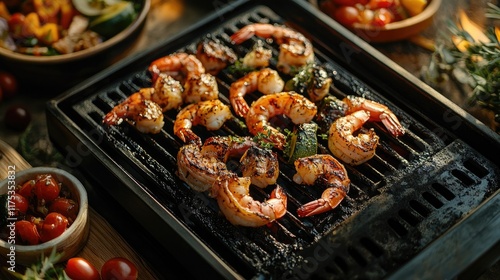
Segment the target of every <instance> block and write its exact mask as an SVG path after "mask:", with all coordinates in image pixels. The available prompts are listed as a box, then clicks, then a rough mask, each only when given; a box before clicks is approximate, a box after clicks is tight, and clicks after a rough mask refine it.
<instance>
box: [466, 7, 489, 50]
mask: <svg viewBox="0 0 500 280" xmlns="http://www.w3.org/2000/svg"><path fill="white" fill-rule="evenodd" d="M460 25H461V27H462V29H463V30H464V31H466V32H467V33H469V35H470V36H471V37H472V38H473V39H474V41H475V42H477V43H479V42H481V43H489V42H490V39H489V38H488V37H487V36H486V35H485V34H484V32H483V30H482V28H481V27H479V25H477V24H476V23H474V22H473V21H471V20H470V19H469V17H468V16H467V15H466V14H465V12H464V11H463V10H460Z"/></svg>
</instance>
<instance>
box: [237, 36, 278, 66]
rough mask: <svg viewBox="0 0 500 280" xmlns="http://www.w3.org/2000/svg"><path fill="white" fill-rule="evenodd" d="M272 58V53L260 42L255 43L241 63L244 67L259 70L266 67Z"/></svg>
mask: <svg viewBox="0 0 500 280" xmlns="http://www.w3.org/2000/svg"><path fill="white" fill-rule="evenodd" d="M272 56H273V52H272V51H271V50H270V49H266V48H265V47H264V46H263V45H262V42H261V41H257V43H256V44H255V45H254V46H253V48H252V50H250V51H249V52H248V53H247V54H245V56H244V57H243V59H242V60H241V62H242V63H243V65H244V66H247V67H250V68H254V69H259V68H263V67H268V66H269V60H270V59H271V57H272Z"/></svg>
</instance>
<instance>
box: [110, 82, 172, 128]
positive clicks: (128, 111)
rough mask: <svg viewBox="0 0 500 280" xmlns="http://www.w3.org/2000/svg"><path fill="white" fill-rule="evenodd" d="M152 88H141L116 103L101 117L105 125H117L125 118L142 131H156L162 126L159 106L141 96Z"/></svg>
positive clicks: (149, 92)
mask: <svg viewBox="0 0 500 280" xmlns="http://www.w3.org/2000/svg"><path fill="white" fill-rule="evenodd" d="M153 91H154V89H153V88H143V89H141V90H140V91H139V92H137V93H134V94H132V95H131V96H129V97H128V98H127V99H126V100H125V101H123V102H122V103H120V104H118V105H116V106H115V107H114V108H113V109H112V110H111V111H110V112H109V113H107V114H106V115H105V116H104V118H103V123H104V124H105V125H118V124H120V123H122V122H123V120H126V121H127V122H129V123H130V124H132V125H133V126H134V127H135V128H137V130H139V131H140V132H142V133H153V134H155V133H158V132H160V130H161V129H162V128H163V124H164V122H163V112H162V109H161V107H160V106H159V105H158V104H157V103H155V102H153V101H151V100H149V99H146V98H144V97H143V95H150V94H151V92H153Z"/></svg>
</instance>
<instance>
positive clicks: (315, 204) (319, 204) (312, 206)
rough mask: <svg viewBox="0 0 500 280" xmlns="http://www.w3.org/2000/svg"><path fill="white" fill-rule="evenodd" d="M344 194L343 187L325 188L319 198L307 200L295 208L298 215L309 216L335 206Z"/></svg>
mask: <svg viewBox="0 0 500 280" xmlns="http://www.w3.org/2000/svg"><path fill="white" fill-rule="evenodd" d="M345 196H346V192H345V191H344V189H343V188H337V187H333V188H327V189H326V190H325V191H324V192H323V194H322V195H321V198H319V199H316V200H313V201H311V202H308V203H306V204H304V205H302V206H300V207H299V209H297V215H298V216H299V217H309V216H313V215H317V214H321V213H324V212H327V211H330V210H332V209H334V208H336V207H337V206H338V205H339V204H340V202H342V200H343V199H344V197H345Z"/></svg>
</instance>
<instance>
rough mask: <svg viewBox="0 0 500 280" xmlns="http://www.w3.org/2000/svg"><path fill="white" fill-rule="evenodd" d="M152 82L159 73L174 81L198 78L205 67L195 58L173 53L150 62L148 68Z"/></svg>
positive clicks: (189, 55)
mask: <svg viewBox="0 0 500 280" xmlns="http://www.w3.org/2000/svg"><path fill="white" fill-rule="evenodd" d="M148 70H149V72H150V73H151V75H152V80H153V82H154V81H156V79H157V78H158V76H159V75H160V73H167V74H169V75H170V76H172V77H174V78H175V79H176V80H178V81H181V82H184V80H185V79H187V78H189V77H191V76H200V75H201V74H203V73H205V67H203V64H202V63H201V61H199V60H198V59H197V58H196V56H194V55H192V54H187V53H174V54H171V55H167V56H164V57H161V58H158V59H156V60H155V61H153V62H151V64H150V65H149V68H148Z"/></svg>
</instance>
